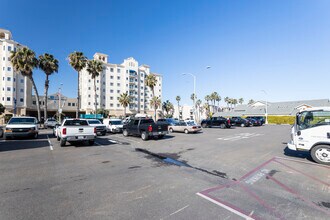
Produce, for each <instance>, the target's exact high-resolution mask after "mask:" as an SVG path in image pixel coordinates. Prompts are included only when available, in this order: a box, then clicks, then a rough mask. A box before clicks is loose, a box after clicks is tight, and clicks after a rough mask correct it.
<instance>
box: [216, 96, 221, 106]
mask: <svg viewBox="0 0 330 220" xmlns="http://www.w3.org/2000/svg"><path fill="white" fill-rule="evenodd" d="M215 101H217V102H218V108H217V109H220V101H221V96H220V95H218V96H217V98H216V99H215Z"/></svg>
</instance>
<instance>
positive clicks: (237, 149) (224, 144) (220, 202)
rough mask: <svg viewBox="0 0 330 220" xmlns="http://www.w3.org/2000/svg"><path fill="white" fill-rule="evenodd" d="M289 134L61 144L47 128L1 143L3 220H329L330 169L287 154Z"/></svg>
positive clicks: (226, 132)
mask: <svg viewBox="0 0 330 220" xmlns="http://www.w3.org/2000/svg"><path fill="white" fill-rule="evenodd" d="M289 131H290V126H262V127H251V128H241V127H237V128H232V129H220V128H209V129H204V130H203V132H201V133H197V134H184V133H171V134H169V135H167V136H165V137H164V138H163V139H160V140H157V139H151V140H148V141H142V140H141V138H140V137H132V136H129V137H124V136H123V135H122V134H107V135H106V136H98V137H97V139H96V141H95V144H94V145H93V146H88V145H87V144H77V145H71V144H67V146H65V147H60V145H59V142H58V141H57V140H56V138H54V137H53V136H52V133H51V130H50V129H48V130H41V134H40V135H39V138H38V139H37V140H33V139H29V140H10V141H4V140H0V171H1V176H2V177H3V178H1V179H0V195H1V197H2V200H1V201H0V207H1V208H0V218H1V219H23V218H24V219H44V218H43V217H45V216H51V217H47V218H48V219H68V218H71V219H77V218H86V216H88V218H89V219H136V218H138V219H237V218H241V217H243V218H251V219H292V218H295V219H304V218H305V219H328V218H329V210H330V207H329V202H330V201H329V198H330V187H329V184H330V176H329V167H326V166H320V165H317V164H315V163H313V162H311V161H310V158H309V157H308V156H306V155H303V154H297V153H294V152H289V151H288V150H287V149H286V146H285V144H284V142H287V141H288V140H289ZM13 161H14V162H15V163H13ZM18 179H19V181H17V180H18ZM196 193H197V194H198V196H197V195H196ZM44 195H47V196H44ZM37 203H38V204H42V205H39V206H38V205H37ZM11 207H14V208H16V209H17V210H18V211H17V212H11V211H9V210H11ZM20 207H24V208H20ZM58 210H61V211H58ZM127 210H130V211H129V212H128V211H127ZM281 210H282V211H281ZM26 216H28V217H26ZM42 216H43V217H42Z"/></svg>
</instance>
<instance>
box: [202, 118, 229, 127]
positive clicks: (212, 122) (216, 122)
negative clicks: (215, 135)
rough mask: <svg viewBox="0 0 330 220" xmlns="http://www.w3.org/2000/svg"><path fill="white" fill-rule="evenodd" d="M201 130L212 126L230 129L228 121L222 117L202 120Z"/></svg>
mask: <svg viewBox="0 0 330 220" xmlns="http://www.w3.org/2000/svg"><path fill="white" fill-rule="evenodd" d="M201 125H202V127H203V128H211V127H213V126H220V128H230V127H231V124H230V120H229V119H226V118H224V117H212V118H210V119H204V120H202V122H201Z"/></svg>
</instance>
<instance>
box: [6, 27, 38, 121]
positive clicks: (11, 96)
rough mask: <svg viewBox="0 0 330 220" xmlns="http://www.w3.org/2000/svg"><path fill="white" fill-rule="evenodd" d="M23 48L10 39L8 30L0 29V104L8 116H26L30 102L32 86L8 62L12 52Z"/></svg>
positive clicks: (10, 35)
mask: <svg viewBox="0 0 330 220" xmlns="http://www.w3.org/2000/svg"><path fill="white" fill-rule="evenodd" d="M20 47H24V46H23V45H21V44H19V43H18V42H16V41H14V40H13V39H12V34H11V32H10V31H8V30H4V29H0V77H1V78H0V102H1V103H2V104H3V105H4V106H5V107H6V112H5V113H8V114H18V115H27V114H28V113H27V111H28V106H29V105H30V103H31V100H32V84H31V82H30V80H29V79H28V78H27V77H24V76H22V75H21V74H20V73H17V72H15V71H14V68H13V65H12V63H11V62H10V55H11V52H12V51H16V50H17V49H18V48H20Z"/></svg>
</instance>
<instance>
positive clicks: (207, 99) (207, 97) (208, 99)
mask: <svg viewBox="0 0 330 220" xmlns="http://www.w3.org/2000/svg"><path fill="white" fill-rule="evenodd" d="M204 99H205V101H206V102H207V104H209V101H211V97H210V95H207V96H205V98H204Z"/></svg>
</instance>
